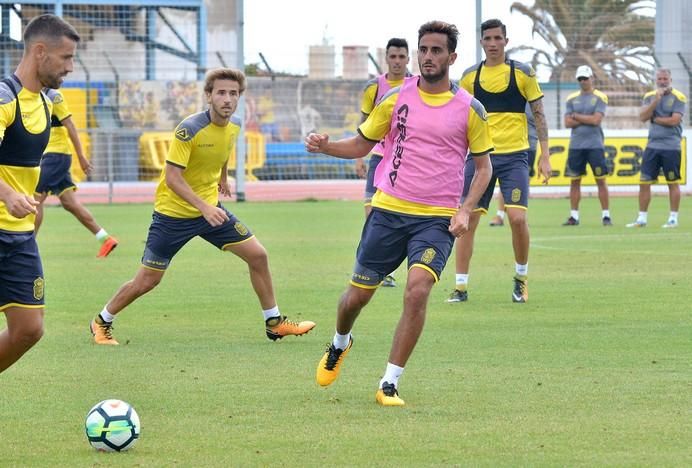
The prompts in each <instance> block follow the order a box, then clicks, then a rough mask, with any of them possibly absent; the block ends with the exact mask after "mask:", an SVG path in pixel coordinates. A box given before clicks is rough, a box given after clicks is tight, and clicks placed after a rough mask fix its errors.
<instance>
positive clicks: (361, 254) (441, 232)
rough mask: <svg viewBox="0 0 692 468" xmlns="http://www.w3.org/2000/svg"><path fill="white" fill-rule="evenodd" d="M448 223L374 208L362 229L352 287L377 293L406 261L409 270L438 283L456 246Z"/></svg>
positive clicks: (439, 218)
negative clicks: (415, 269) (426, 274)
mask: <svg viewBox="0 0 692 468" xmlns="http://www.w3.org/2000/svg"><path fill="white" fill-rule="evenodd" d="M449 222H450V220H449V218H442V217H422V216H407V215H404V214H400V213H392V212H389V211H383V210H380V209H377V208H373V210H372V212H371V213H370V216H368V219H367V220H366V221H365V226H363V233H362V235H361V238H360V244H359V245H358V251H357V253H356V265H355V267H354V268H353V276H352V278H351V284H353V285H354V286H358V287H361V288H366V289H374V288H376V287H377V286H379V284H380V283H381V282H382V280H383V279H384V277H385V276H386V275H388V274H390V273H391V272H392V271H394V270H396V269H397V268H398V267H399V265H400V264H401V262H403V261H404V259H405V258H407V257H408V268H409V269H410V268H412V267H420V268H423V269H425V270H427V271H428V272H430V273H431V274H432V276H433V277H434V278H435V281H438V280H439V279H440V275H441V274H442V270H444V267H445V265H446V264H447V259H448V258H449V255H450V254H451V252H452V247H453V245H454V236H453V235H452V233H450V232H449V230H448V229H449Z"/></svg>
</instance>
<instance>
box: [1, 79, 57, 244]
mask: <svg viewBox="0 0 692 468" xmlns="http://www.w3.org/2000/svg"><path fill="white" fill-rule="evenodd" d="M51 108H52V105H51V102H50V100H49V99H48V98H46V96H45V95H44V94H43V93H42V92H38V93H34V92H31V91H29V90H28V89H26V88H24V87H23V86H22V84H21V82H20V81H19V79H18V78H17V77H16V76H12V77H11V78H8V79H5V80H2V82H0V180H2V181H3V182H4V183H6V184H7V185H9V186H10V187H11V188H12V190H14V191H15V192H18V193H22V194H24V195H29V196H32V197H33V195H34V190H35V189H36V184H37V183H38V177H39V173H40V167H39V165H40V164H41V156H42V155H43V151H44V150H45V148H46V145H47V144H48V139H49V136H50V114H51ZM34 220H35V216H34V215H33V214H30V215H28V216H25V217H24V218H15V217H14V216H12V215H11V214H10V213H9V212H8V211H7V207H6V206H5V204H4V203H2V202H0V230H2V231H10V232H31V231H33V230H34Z"/></svg>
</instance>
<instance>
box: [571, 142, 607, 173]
mask: <svg viewBox="0 0 692 468" xmlns="http://www.w3.org/2000/svg"><path fill="white" fill-rule="evenodd" d="M587 163H588V164H589V166H591V172H593V176H594V177H595V178H596V179H603V178H605V177H608V166H607V165H606V158H605V150H604V149H603V148H587V149H570V150H569V152H568V153H567V166H566V167H565V176H566V177H569V178H571V179H580V178H582V177H584V176H585V175H586V164H587Z"/></svg>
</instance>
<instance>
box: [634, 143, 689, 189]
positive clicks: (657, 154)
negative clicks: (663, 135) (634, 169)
mask: <svg viewBox="0 0 692 468" xmlns="http://www.w3.org/2000/svg"><path fill="white" fill-rule="evenodd" d="M681 155H682V153H681V151H680V150H664V149H657V148H646V149H645V150H644V156H642V167H641V173H640V175H639V180H640V182H642V183H644V184H647V183H648V184H653V183H655V182H656V181H657V180H658V174H659V173H660V172H661V169H662V170H663V176H664V177H665V178H666V182H679V181H680V159H681Z"/></svg>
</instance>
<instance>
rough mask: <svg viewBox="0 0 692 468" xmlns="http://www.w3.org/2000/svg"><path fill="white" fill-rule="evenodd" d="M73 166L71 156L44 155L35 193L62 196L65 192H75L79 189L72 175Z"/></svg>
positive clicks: (59, 154)
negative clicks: (71, 167)
mask: <svg viewBox="0 0 692 468" xmlns="http://www.w3.org/2000/svg"><path fill="white" fill-rule="evenodd" d="M71 165H72V155H70V154H62V153H46V154H44V155H43V158H42V159H41V175H40V176H39V178H38V184H37V185H36V190H35V192H36V193H48V194H53V195H57V196H60V194H62V193H63V192H64V191H65V190H70V189H71V190H75V189H76V188H77V187H76V186H75V184H74V182H72V176H71V175H70V166H71Z"/></svg>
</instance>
